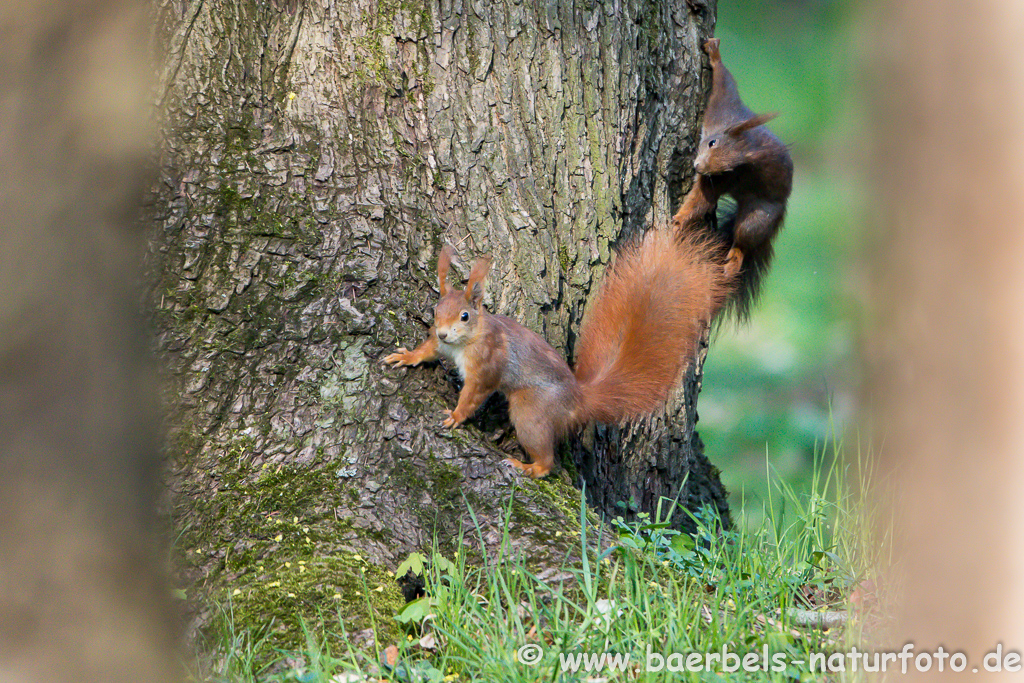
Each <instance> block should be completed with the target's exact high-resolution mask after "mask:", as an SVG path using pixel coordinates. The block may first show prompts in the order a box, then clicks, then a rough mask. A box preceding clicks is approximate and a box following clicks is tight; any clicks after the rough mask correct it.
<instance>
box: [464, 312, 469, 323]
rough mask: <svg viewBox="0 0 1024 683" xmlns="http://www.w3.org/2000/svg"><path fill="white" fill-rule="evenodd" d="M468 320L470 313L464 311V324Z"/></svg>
mask: <svg viewBox="0 0 1024 683" xmlns="http://www.w3.org/2000/svg"><path fill="white" fill-rule="evenodd" d="M467 320H469V311H463V312H462V322H466V321H467Z"/></svg>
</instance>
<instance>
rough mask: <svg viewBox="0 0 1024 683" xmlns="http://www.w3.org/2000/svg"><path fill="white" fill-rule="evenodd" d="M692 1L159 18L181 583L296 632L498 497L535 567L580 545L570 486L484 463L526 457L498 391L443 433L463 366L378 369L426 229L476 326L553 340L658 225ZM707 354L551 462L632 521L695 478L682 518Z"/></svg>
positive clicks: (408, 304)
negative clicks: (615, 264) (298, 623)
mask: <svg viewBox="0 0 1024 683" xmlns="http://www.w3.org/2000/svg"><path fill="white" fill-rule="evenodd" d="M692 5H693V6H692V7H691V4H687V3H685V2H682V1H678V2H671V3H666V2H652V1H648V0H624V1H622V2H614V3H597V2H595V3H589V4H573V3H559V2H550V3H543V4H541V3H537V4H534V3H523V2H515V1H514V0H503V1H499V2H488V3H485V2H472V3H462V2H458V1H456V2H452V1H451V0H443V1H442V2H440V3H432V2H431V3H426V4H424V3H421V2H413V1H412V0H403V1H402V2H398V1H389V0H356V2H348V3H335V2H334V1H333V0H321V1H320V2H312V1H309V2H303V1H301V0H300V1H299V2H283V1H282V2H276V3H253V2H245V1H241V0H236V1H229V0H202V1H200V0H193V1H192V2H182V0H168V1H167V2H165V3H164V4H163V5H162V6H161V7H160V25H159V31H160V33H161V35H162V36H163V37H164V38H165V40H166V41H167V45H169V55H168V64H169V66H168V68H167V71H166V75H165V82H164V84H163V86H162V87H163V90H162V97H163V98H164V104H165V106H166V110H167V121H166V124H165V130H166V136H165V137H166V140H165V152H164V156H163V159H162V183H161V184H160V185H159V187H158V188H157V189H156V191H155V192H154V194H153V196H152V201H151V203H150V208H151V212H150V213H151V219H152V222H153V224H154V236H153V240H152V249H151V264H152V267H153V269H154V271H155V273H156V278H157V280H158V282H159V285H158V286H157V287H156V288H155V290H154V292H153V301H154V303H155V309H156V311H157V314H156V317H157V324H158V327H159V332H160V336H159V346H160V349H161V351H162V353H163V355H164V356H165V357H166V358H167V359H168V368H169V372H170V375H171V376H172V377H173V379H174V382H173V384H174V390H173V391H172V392H171V394H172V397H171V403H172V404H173V406H174V420H173V430H174V433H173V437H172V439H171V441H170V446H169V461H170V474H169V479H170V482H171V489H172V493H171V496H170V498H171V500H170V505H171V512H172V516H173V519H174V522H175V524H176V526H177V528H178V530H179V531H180V538H179V541H178V547H179V548H180V549H181V550H182V551H183V554H184V556H185V557H186V560H187V563H186V566H187V567H188V568H189V572H188V573H189V578H190V579H191V580H192V581H194V582H195V583H196V584H199V585H204V586H206V587H207V588H208V589H209V590H210V591H212V592H214V593H215V594H217V595H220V596H223V595H224V594H225V593H224V592H225V591H230V592H232V593H233V594H234V597H233V598H232V601H233V606H234V610H235V614H236V617H237V616H239V615H241V618H243V619H250V617H249V616H246V615H247V613H248V612H252V613H253V614H252V615H251V620H249V621H247V622H246V623H256V622H257V621H258V620H259V619H260V618H265V617H267V616H269V615H270V614H274V613H276V614H277V616H278V617H279V619H280V623H281V624H283V625H287V624H288V623H289V621H288V620H289V619H290V618H291V617H293V616H294V615H295V614H299V613H301V612H303V610H304V609H305V610H307V611H308V608H313V607H315V606H322V605H324V604H330V601H331V599H332V598H333V599H341V600H343V601H347V602H346V612H347V613H348V614H349V615H351V619H352V621H353V622H354V624H359V623H365V620H363V619H362V617H363V616H364V614H363V611H364V610H363V608H362V605H364V604H365V603H364V600H363V598H355V599H352V597H353V596H354V595H355V594H356V593H357V592H361V591H362V583H361V579H360V578H359V576H360V572H358V571H355V570H356V569H357V568H358V569H362V570H365V572H366V574H365V576H366V577H367V578H366V580H367V582H368V585H370V587H373V586H375V585H377V584H381V585H384V586H385V589H386V590H384V591H383V592H381V593H375V594H374V596H371V597H374V599H375V600H377V602H376V603H374V605H373V608H374V609H380V610H382V611H386V610H387V609H388V608H390V607H393V606H396V605H397V603H398V601H399V596H398V594H397V592H396V591H395V590H394V589H393V587H392V586H393V580H391V579H389V578H388V577H387V574H386V571H387V569H388V568H391V569H394V567H395V566H396V565H397V564H398V563H399V562H401V560H402V559H404V558H405V557H406V555H407V554H408V553H409V552H410V551H411V550H414V549H420V548H423V547H424V546H427V545H429V544H430V542H431V540H432V538H437V540H438V542H439V543H440V544H441V546H442V548H447V549H454V544H455V543H456V542H457V538H458V530H459V529H460V527H464V526H467V525H469V516H468V513H467V504H468V506H469V507H472V508H473V510H474V511H475V513H476V515H477V519H478V520H479V521H480V524H481V526H482V527H483V539H484V542H485V544H487V545H492V546H493V545H495V544H497V543H498V541H499V540H500V538H501V530H502V524H503V522H502V519H503V514H504V512H503V511H504V510H505V509H507V508H508V506H509V500H510V495H513V491H514V502H513V503H512V511H513V514H512V519H511V522H510V524H509V535H510V538H511V543H512V545H513V547H515V548H517V549H520V550H521V551H522V552H524V553H526V554H527V555H528V556H529V558H530V561H531V562H532V563H533V564H534V565H535V566H537V567H538V568H545V569H547V570H548V571H550V572H553V573H557V567H558V566H559V564H560V563H561V562H562V561H563V560H564V558H565V556H566V552H572V549H573V547H574V546H576V545H578V542H576V541H573V540H572V539H571V537H570V536H571V535H567V534H562V533H560V532H562V531H563V530H565V529H571V528H573V527H578V522H577V521H574V518H575V517H576V516H577V515H578V513H577V510H578V501H579V491H578V490H577V489H575V488H574V487H572V486H570V485H569V484H568V481H570V480H571V479H572V477H571V476H564V475H563V476H562V477H557V476H556V477H550V478H549V479H548V480H545V481H540V482H532V481H526V482H523V481H522V480H521V479H520V478H519V476H518V475H517V474H514V473H512V472H511V471H510V469H509V468H508V467H507V466H506V465H503V464H502V462H501V461H502V459H503V458H504V457H506V456H507V455H508V454H509V453H518V451H517V449H516V446H515V440H514V435H513V434H511V433H510V428H509V426H508V421H507V416H506V415H504V413H503V410H502V407H501V402H500V401H497V400H492V401H491V402H489V403H488V405H487V406H486V407H485V408H484V409H483V410H481V411H480V413H479V414H478V415H477V416H476V417H475V418H474V419H472V420H470V422H468V423H467V424H466V425H465V426H464V427H463V428H460V429H457V430H455V431H448V430H445V429H443V428H441V426H440V423H441V420H442V418H443V417H444V415H443V413H442V409H443V408H445V407H452V406H454V404H455V400H456V396H457V387H456V386H455V384H454V376H453V374H452V373H451V372H450V371H448V370H447V369H446V368H444V367H443V366H433V367H426V368H416V369H412V370H398V371H395V370H389V369H386V368H384V367H382V366H381V365H380V364H379V359H380V358H381V357H382V356H383V355H384V354H386V353H388V352H390V351H391V350H393V349H394V347H395V346H396V345H398V344H403V345H411V344H415V343H418V342H419V341H421V339H422V337H423V336H424V334H425V332H426V330H427V327H428V325H429V320H430V316H431V310H432V307H433V305H434V303H435V301H436V277H435V274H434V267H435V264H436V258H437V254H438V252H439V249H440V246H441V244H442V243H443V242H451V243H453V244H455V245H457V246H458V248H459V251H460V254H461V257H462V263H461V264H459V263H456V268H455V269H456V271H458V272H459V273H461V274H462V275H465V274H466V265H468V264H469V263H470V262H471V260H472V257H474V256H476V255H478V254H480V253H483V252H489V253H491V254H493V256H494V264H493V267H492V270H491V273H492V276H491V279H490V281H489V283H488V286H487V292H488V297H487V301H488V305H489V307H490V309H491V310H492V311H495V312H500V313H503V314H506V315H510V316H513V317H515V318H516V319H517V320H519V321H521V322H523V323H524V324H525V325H527V326H529V327H531V328H532V329H534V330H537V331H538V332H540V333H541V334H542V335H543V336H544V337H545V338H546V339H548V340H549V341H550V342H551V343H552V344H553V345H554V346H555V347H556V348H560V349H565V350H566V351H567V353H570V352H571V348H572V345H573V341H574V334H575V332H577V331H578V329H579V323H580V320H581V319H582V316H583V313H584V308H585V303H586V301H587V299H588V295H589V294H590V292H591V291H592V289H593V287H594V285H595V283H597V282H599V281H600V276H601V273H602V271H603V267H604V265H605V264H607V262H608V260H609V257H610V255H611V253H612V249H613V246H614V244H615V243H616V241H617V240H619V239H620V238H621V236H623V235H629V234H634V233H638V232H640V231H642V230H644V229H646V228H649V227H651V226H652V225H655V224H657V223H663V222H665V221H666V220H667V218H668V217H669V216H670V215H671V211H672V209H673V206H674V203H675V200H676V198H677V197H678V196H679V194H680V193H681V191H682V189H684V188H683V187H682V185H683V183H684V180H685V181H686V182H688V179H686V178H685V177H684V176H685V175H687V174H686V173H685V171H686V170H687V169H688V168H689V167H690V163H689V160H690V159H692V148H693V145H694V142H695V140H696V139H697V137H698V134H699V127H698V120H699V115H700V109H701V107H702V105H703V100H704V97H703V95H704V93H705V89H704V85H702V84H703V83H704V82H705V81H706V79H704V78H703V77H702V60H703V56H702V53H701V52H700V50H699V45H700V44H701V42H702V41H703V39H704V38H706V37H707V36H708V35H709V33H710V30H711V27H712V25H713V21H714V11H715V7H714V3H713V2H712V3H709V6H704V5H703V3H692ZM702 355H703V354H702ZM700 364H701V363H700V362H698V363H697V365H696V367H695V369H694V370H693V371H691V373H690V374H689V376H688V378H687V380H686V381H685V382H684V387H683V389H682V390H681V392H680V398H679V399H678V401H677V403H678V406H677V407H676V408H674V409H673V410H672V411H671V419H668V420H665V419H660V420H656V421H654V422H655V424H654V425H653V426H652V425H644V426H641V427H640V428H637V429H633V430H631V431H630V432H629V435H628V437H626V438H622V437H621V435H620V430H618V429H614V428H612V429H609V428H599V429H597V430H593V431H591V432H589V433H588V434H586V435H584V437H583V438H582V439H580V440H579V441H577V442H574V445H573V446H572V448H570V449H568V450H569V451H571V452H573V453H575V454H576V456H577V457H576V459H578V461H579V463H580V467H579V469H578V474H577V475H575V476H576V477H579V478H581V479H582V480H584V481H586V483H587V486H588V491H589V492H590V493H591V494H592V495H591V500H592V501H593V502H595V503H597V504H598V506H599V508H600V509H602V510H604V511H606V512H610V513H615V512H618V511H619V508H617V507H616V506H615V503H617V502H618V501H620V500H626V501H628V500H630V499H631V498H632V499H633V509H634V511H635V510H638V509H642V508H645V507H646V508H648V509H649V508H651V507H653V504H654V503H656V502H657V496H658V495H667V496H670V497H672V498H674V497H675V496H676V495H677V493H678V491H679V487H680V485H681V483H682V481H683V478H684V476H685V475H687V474H688V475H689V479H688V482H687V487H688V488H687V489H686V491H684V493H683V498H684V501H685V502H686V503H688V504H690V505H694V504H696V503H697V502H711V503H713V504H716V505H717V506H718V507H719V508H720V509H721V510H723V511H725V502H724V496H723V492H722V488H721V485H720V484H719V482H718V477H717V471H716V470H714V468H712V467H711V466H710V465H709V464H708V463H707V461H706V460H705V459H704V457H703V455H702V453H701V447H700V444H699V440H698V439H697V437H696V436H695V434H694V433H693V425H694V422H695V420H696V413H695V409H694V402H695V399H696V394H697V390H698V388H699V381H700ZM620 444H625V445H620ZM572 460H573V458H567V461H568V462H572ZM570 469H571V465H570ZM469 552H473V550H472V549H469ZM576 552H577V553H578V552H579V551H578V549H577V550H576ZM300 560H301V562H300ZM286 562H287V563H288V564H285V563H286ZM235 589H238V591H239V592H237V593H235ZM207 616H208V615H200V618H199V622H200V623H202V622H203V621H204V620H205V618H206V617H207Z"/></svg>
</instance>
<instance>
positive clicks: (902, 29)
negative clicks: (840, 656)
mask: <svg viewBox="0 0 1024 683" xmlns="http://www.w3.org/2000/svg"><path fill="white" fill-rule="evenodd" d="M965 17H966V18H969V23H970V28H969V29H965V24H964V18H965ZM882 27H884V28H882ZM878 31H879V35H884V36H885V39H880V40H879V41H878V48H879V52H880V53H881V55H882V57H881V59H880V60H879V64H878V68H877V70H876V73H877V77H876V81H877V86H878V88H879V90H880V93H879V95H880V96H879V97H878V101H879V102H880V104H881V106H880V107H879V108H878V109H877V110H876V112H875V118H874V122H873V125H872V126H871V128H870V129H871V130H873V131H876V132H877V133H878V138H877V144H878V146H877V152H876V155H875V166H874V168H875V169H876V170H877V174H878V177H877V181H878V188H879V190H880V191H879V196H880V197H881V198H882V199H883V200H884V201H885V212H884V218H885V221H884V223H883V225H884V227H883V228H882V231H881V232H882V234H880V235H879V236H878V238H877V239H878V240H879V241H880V244H879V245H878V246H877V248H876V249H875V251H874V253H875V255H876V259H875V261H876V264H877V265H878V266H879V269H878V270H879V277H878V278H876V279H875V282H876V286H877V287H878V289H877V291H876V292H875V300H876V301H877V302H879V303H880V304H881V305H880V306H879V309H880V310H879V313H880V318H879V326H878V328H877V330H876V332H875V333H874V335H873V338H872V340H871V342H870V347H869V349H868V350H869V351H870V352H871V356H872V357H873V358H874V360H875V365H874V368H873V371H874V372H873V380H874V381H873V393H874V394H875V395H877V396H880V397H881V398H882V400H881V404H880V405H879V407H878V408H879V409H878V415H877V417H876V420H877V422H878V423H879V425H880V427H881V430H880V432H881V433H880V436H881V437H882V438H881V439H880V441H881V442H882V443H883V444H884V445H883V448H884V450H883V460H884V461H885V464H886V465H887V466H889V468H890V470H891V471H892V472H893V473H894V474H895V475H896V479H895V480H896V481H897V482H898V484H897V486H898V493H899V503H900V507H899V508H898V509H897V510H896V513H897V517H896V518H897V536H896V543H895V545H896V547H897V548H898V550H899V555H898V558H897V559H898V560H899V564H900V565H901V566H902V568H903V569H904V570H905V573H906V577H905V588H906V595H905V598H904V602H903V604H902V606H901V613H900V614H899V617H900V623H899V625H898V628H897V632H896V633H894V634H893V637H892V638H891V642H892V643H895V644H897V649H898V648H899V647H901V646H902V645H903V644H904V643H905V642H908V641H909V642H912V643H913V644H914V651H915V652H916V653H920V652H925V651H934V650H935V648H936V647H937V646H938V645H939V644H941V645H942V646H943V647H944V648H945V650H946V651H947V652H954V651H958V650H960V651H964V652H965V653H966V654H967V656H968V662H969V663H968V671H969V670H970V669H971V668H975V667H976V668H977V669H978V670H979V671H981V672H983V673H984V672H985V670H986V669H985V667H984V662H983V660H984V657H985V655H986V653H989V652H991V651H994V650H995V649H996V646H997V645H999V644H1000V643H1001V644H1002V651H1003V654H1004V656H1005V654H1006V653H1008V652H1010V651H1014V650H1015V651H1017V652H1018V653H1019V652H1020V648H1021V647H1022V646H1024V617H1022V615H1024V611H1022V605H1024V595H1022V590H1024V589H1022V588H1021V581H1020V579H1021V575H1022V570H1024V551H1022V548H1024V543H1022V542H1021V540H1022V532H1021V526H1020V522H1021V520H1022V519H1024V509H1022V505H1024V497H1022V496H1021V488H1022V484H1024V457H1022V456H1024V430H1022V428H1021V424H1022V421H1021V416H1022V415H1024V324H1022V321H1021V311H1024V231H1022V230H1021V227H1020V224H1019V223H1020V220H1019V217H1020V216H1021V215H1024V193H1022V192H1021V188H1022V187H1024V131H1022V129H1021V126H1020V121H1021V120H1022V118H1024V58H1022V57H1021V52H1020V38H1021V36H1022V35H1024V8H1022V7H1021V5H1020V4H1019V3H1006V2H997V1H995V0H976V1H973V2H967V3H964V2H949V1H948V0H944V1H942V2H939V3H935V2H931V1H929V2H925V1H924V0H914V1H912V2H905V3H901V4H900V5H899V10H898V11H895V12H894V13H893V14H892V15H891V16H885V17H883V18H882V19H881V21H880V22H879V28H878ZM965 31H966V33H965ZM894 35H898V36H899V37H900V38H899V40H896V41H894V40H890V39H889V38H890V37H891V36H894ZM992 661H994V660H992ZM1018 661H1019V659H1018ZM990 663H991V662H990ZM936 669H937V667H935V666H933V667H932V670H931V671H930V672H928V673H926V674H920V675H921V677H923V678H938V677H940V676H941V674H939V673H937V671H936ZM911 670H912V671H913V670H914V669H913V667H911ZM946 670H947V671H948V670H949V667H948V666H947V667H946ZM1018 670H1019V669H1018ZM997 678H998V677H997Z"/></svg>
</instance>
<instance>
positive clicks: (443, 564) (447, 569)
mask: <svg viewBox="0 0 1024 683" xmlns="http://www.w3.org/2000/svg"><path fill="white" fill-rule="evenodd" d="M434 566H435V567H437V568H438V569H439V570H440V571H442V572H444V573H445V574H452V575H454V574H456V573H457V572H458V567H456V566H455V563H453V562H450V561H448V560H446V559H445V558H444V557H443V556H442V555H434Z"/></svg>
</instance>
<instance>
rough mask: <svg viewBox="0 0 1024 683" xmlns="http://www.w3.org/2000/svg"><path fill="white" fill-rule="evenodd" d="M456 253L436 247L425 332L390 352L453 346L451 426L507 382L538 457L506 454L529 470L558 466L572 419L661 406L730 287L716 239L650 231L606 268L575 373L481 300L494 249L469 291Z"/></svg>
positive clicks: (427, 354) (612, 417)
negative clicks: (459, 279)
mask: <svg viewBox="0 0 1024 683" xmlns="http://www.w3.org/2000/svg"><path fill="white" fill-rule="evenodd" d="M453 254H454V250H453V249H452V247H451V246H445V247H444V249H443V250H442V251H441V255H440V257H439V258H438V262H437V278H438V288H439V290H440V293H441V300H440V301H439V302H438V304H437V306H436V307H435V308H434V325H433V326H432V327H431V328H430V333H429V336H428V337H427V339H426V341H424V342H423V343H422V344H420V345H419V346H418V347H416V349H414V350H412V351H409V350H408V349H406V348H404V347H403V348H399V349H398V351H397V352H396V353H392V354H390V355H388V356H387V357H385V358H384V362H385V363H390V364H392V365H393V366H394V367H401V366H403V365H419V364H420V363H422V362H424V361H431V360H435V359H436V358H437V357H438V356H444V357H445V358H447V359H449V360H450V361H452V362H454V363H455V365H456V367H457V368H458V370H459V374H460V375H461V376H462V378H463V380H464V384H463V387H462V391H461V393H460V394H459V403H458V405H457V406H455V409H454V410H445V413H446V414H447V415H448V417H447V418H446V419H445V420H444V422H443V423H442V424H443V425H444V426H445V427H455V426H456V425H459V424H462V423H463V422H464V421H465V420H466V419H467V418H469V417H470V416H471V415H472V414H473V413H474V412H475V411H476V409H477V408H479V407H480V405H481V404H482V403H483V402H484V401H485V400H486V399H487V397H488V396H490V395H491V394H492V393H494V392H495V391H500V392H502V393H503V394H505V396H506V397H507V398H508V403H509V416H510V417H511V420H512V423H513V424H514V425H515V428H516V435H517V437H518V439H519V443H520V444H521V445H522V447H523V449H524V450H525V451H526V452H527V454H528V455H529V456H530V458H531V460H532V463H531V464H524V463H522V462H520V461H518V460H513V459H509V460H508V462H510V463H511V464H513V465H515V466H516V467H519V468H520V469H522V470H523V471H524V472H525V473H527V474H528V475H530V476H531V477H543V476H544V475H546V474H548V472H550V471H551V468H552V467H553V466H554V461H555V445H556V443H557V441H558V440H559V439H560V438H562V437H563V436H565V435H567V434H568V433H569V432H571V431H572V430H574V429H576V428H578V427H580V426H582V425H585V424H586V423H588V422H590V421H594V420H596V421H600V422H606V423H615V422H619V421H622V420H628V419H635V418H638V417H641V416H644V415H649V414H651V413H653V412H655V411H656V410H658V409H659V408H661V407H662V406H663V405H664V404H665V402H666V401H667V400H668V397H669V394H670V392H671V390H672V388H673V387H674V386H675V384H676V382H677V381H678V379H679V376H680V374H681V373H682V371H683V369H684V368H685V367H686V366H687V364H688V363H689V362H690V361H691V360H692V358H693V357H694V356H695V355H696V353H697V347H698V344H699V340H700V337H701V334H702V332H703V330H704V328H705V326H706V325H708V324H709V323H710V321H711V319H712V318H713V317H714V316H715V314H716V313H717V312H718V309H719V308H720V307H721V306H722V305H723V304H724V303H725V301H726V300H727V298H728V295H729V292H730V290H729V286H728V284H727V279H726V277H725V274H724V272H723V270H722V265H721V256H720V254H719V252H718V249H717V245H714V244H712V243H709V241H708V240H707V239H706V237H702V236H699V235H681V236H676V235H674V234H672V233H670V232H668V231H654V230H652V231H649V232H648V233H647V234H646V235H644V236H643V238H641V239H639V240H634V241H632V242H630V243H628V244H627V245H626V246H624V247H623V248H622V249H620V250H619V252H618V255H617V256H616V258H615V260H614V262H613V264H612V266H611V268H610V269H609V270H608V272H607V274H606V276H605V278H604V282H603V284H602V285H601V288H600V290H599V292H598V295H597V299H596V300H595V302H594V304H593V308H592V310H591V311H590V312H589V313H588V314H587V316H586V317H585V319H584V322H583V327H582V329H581V330H580V341H579V345H578V353H577V358H576V371H575V374H574V373H573V371H572V370H570V369H569V365H568V364H567V363H566V362H565V360H564V359H563V358H562V356H561V355H560V354H559V353H558V352H557V351H555V349H553V348H552V347H551V346H550V345H549V344H548V343H547V342H546V341H544V339H542V338H541V337H540V335H538V334H536V333H535V332H533V331H531V330H528V329H527V328H525V327H523V326H522V325H520V324H519V323H517V322H516V321H515V320H512V319H511V318H506V317H505V316H502V315H492V314H490V313H488V312H487V311H486V310H485V309H484V307H483V282H484V279H485V278H486V276H487V271H488V269H489V268H490V262H491V260H490V257H483V258H480V259H478V260H477V261H476V263H474V265H473V268H472V270H471V271H470V274H469V280H468V281H467V283H466V289H465V291H461V290H458V289H454V288H450V287H449V286H448V283H447V277H448V270H449V267H450V265H451V260H452V256H453Z"/></svg>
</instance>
